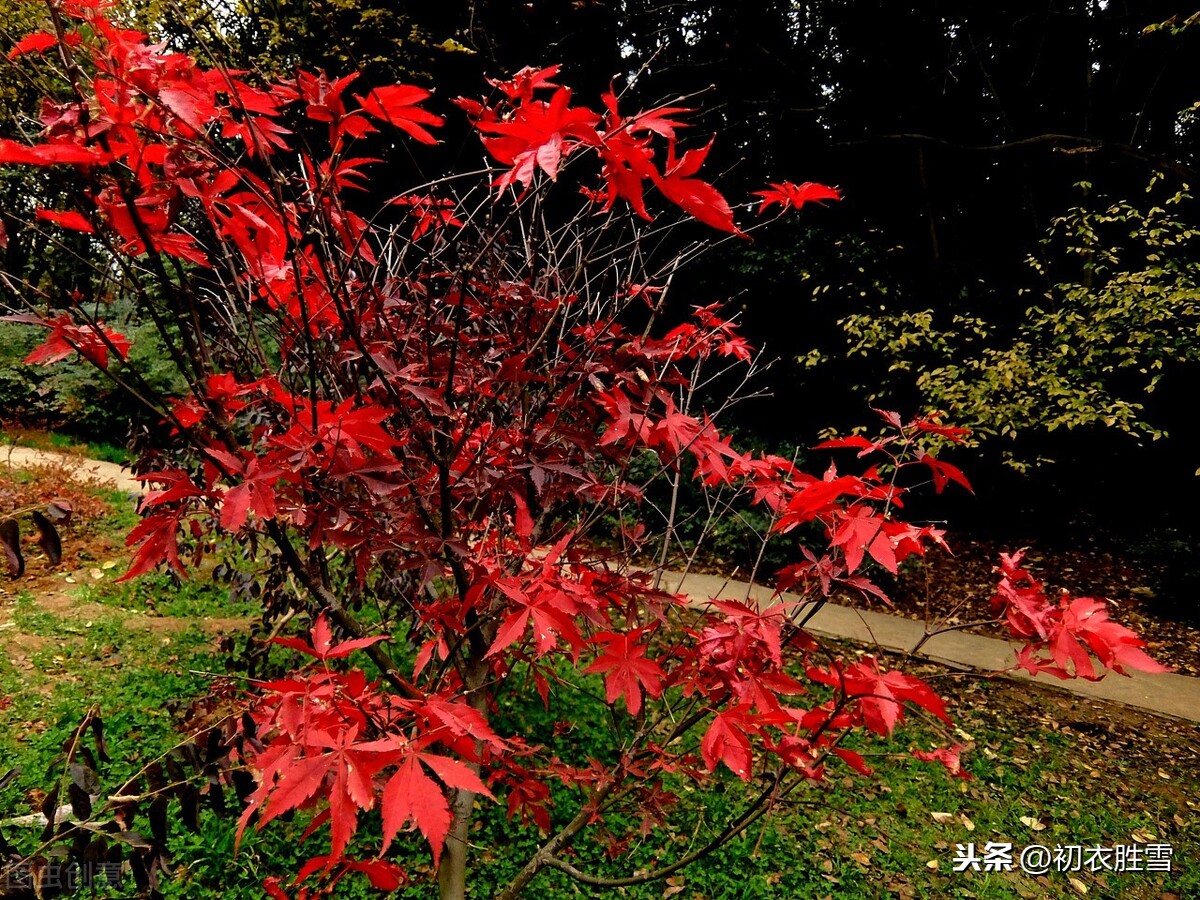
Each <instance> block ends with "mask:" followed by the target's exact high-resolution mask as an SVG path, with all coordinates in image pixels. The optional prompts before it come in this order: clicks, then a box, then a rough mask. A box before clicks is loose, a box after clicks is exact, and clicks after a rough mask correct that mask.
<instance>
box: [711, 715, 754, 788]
mask: <svg viewBox="0 0 1200 900" xmlns="http://www.w3.org/2000/svg"><path fill="white" fill-rule="evenodd" d="M747 712H749V707H742V706H736V707H734V708H733V709H727V710H725V711H724V712H720V713H717V715H716V716H714V717H713V720H712V724H710V725H709V726H708V730H707V731H705V732H704V737H703V738H702V739H701V740H700V755H701V756H702V757H703V758H704V764H705V765H706V766H708V771H710V772H714V771H716V768H717V765H718V764H719V763H725V765H726V766H728V767H729V770H730V771H731V772H733V774H734V775H736V776H737V777H738V778H740V779H742V781H749V780H750V772H751V762H752V756H751V753H750V739H749V738H748V737H747V736H746V732H745V730H744V729H745V728H746V727H747V725H748V721H747V716H746V714H747Z"/></svg>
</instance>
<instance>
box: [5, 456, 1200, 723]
mask: <svg viewBox="0 0 1200 900" xmlns="http://www.w3.org/2000/svg"><path fill="white" fill-rule="evenodd" d="M48 461H64V462H66V463H67V464H68V465H71V466H76V467H78V471H79V472H80V474H81V475H82V476H83V477H84V478H87V479H89V480H92V481H96V482H99V483H108V484H111V485H113V486H114V487H116V488H117V489H118V490H121V491H126V492H128V493H130V494H135V495H136V494H140V493H141V492H142V491H143V488H142V485H141V484H140V483H139V482H137V481H134V480H133V478H132V477H131V476H130V474H129V472H128V471H126V470H125V469H123V468H121V467H120V466H119V465H117V464H116V463H110V462H102V461H100V460H91V459H81V458H79V457H75V456H69V455H67V454H62V453H54V452H52V451H47V450H35V449H30V448H27V447H8V448H0V465H5V464H8V465H12V466H13V467H14V468H23V467H28V466H31V465H37V464H39V463H45V462H48ZM664 586H665V587H666V588H668V589H669V590H681V591H684V592H686V593H688V594H691V595H692V596H693V597H695V598H696V599H697V600H700V601H705V600H710V599H713V598H715V597H723V598H726V599H734V600H736V599H742V598H745V597H747V596H749V597H750V598H751V599H763V600H766V599H768V598H769V597H770V596H771V593H770V591H769V590H767V589H766V588H763V587H759V586H753V587H752V586H750V585H748V584H747V583H746V582H743V581H730V580H728V579H725V578H721V577H719V576H715V575H688V576H687V578H685V579H684V580H683V582H682V583H680V576H679V575H677V574H668V576H667V577H666V579H665V581H664ZM784 599H785V600H786V601H792V602H797V603H798V602H800V598H799V597H798V596H796V595H794V594H784ZM807 628H808V629H809V630H810V631H812V632H813V633H814V634H818V635H822V636H824V637H829V638H838V639H842V640H851V641H858V642H860V643H864V644H869V645H872V646H876V647H879V648H880V649H882V650H889V651H892V652H897V653H907V652H908V651H909V650H910V649H912V648H913V647H914V646H916V644H917V642H918V641H920V640H921V637H922V635H923V634H924V633H925V626H924V623H923V622H919V621H917V620H915V619H907V618H905V617H903V616H897V615H890V614H888V613H880V612H874V611H872V610H863V609H854V608H852V607H849V606H841V605H839V604H836V603H827V604H825V606H824V607H822V608H821V610H820V611H819V612H818V613H817V614H816V615H814V616H813V617H812V619H810V620H809V622H808V625H807ZM1016 646H1017V645H1016V644H1013V643H1010V642H1009V641H1004V640H1000V639H998V638H990V637H984V636H982V635H978V634H966V633H964V632H961V631H953V632H948V633H946V634H939V635H937V636H936V637H932V638H930V639H929V640H928V641H927V642H926V643H925V644H924V645H923V646H922V647H921V651H920V653H918V654H917V655H918V656H919V657H921V658H922V659H928V660H932V661H933V662H939V663H943V664H945V665H948V666H952V667H955V668H962V669H972V670H976V671H980V672H995V671H999V670H1001V669H1007V668H1008V667H1009V666H1010V665H1012V663H1013V660H1014V650H1015V648H1016ZM1008 677H1011V678H1014V679H1019V680H1027V681H1028V680H1033V679H1032V677H1031V676H1029V675H1027V674H1025V673H1023V672H1013V673H1008ZM1036 681H1037V684H1038V685H1040V686H1043V687H1046V688H1050V689H1052V690H1060V691H1067V692H1069V693H1072V694H1076V695H1079V696H1083V697H1094V698H1096V699H1098V700H1111V701H1114V702H1117V703H1124V704H1127V705H1128V706H1134V707H1137V708H1138V709H1144V710H1148V711H1149V712H1154V713H1160V714H1162V715H1168V716H1175V717H1177V718H1180V719H1187V720H1190V721H1192V722H1200V678H1189V677H1187V676H1185V675H1175V674H1167V675H1147V674H1144V673H1142V672H1135V673H1134V674H1133V675H1132V676H1130V677H1128V678H1126V677H1123V676H1121V675H1116V674H1110V675H1108V676H1107V677H1105V678H1104V679H1103V680H1101V681H1085V680H1083V679H1081V678H1076V679H1073V680H1071V681H1058V680H1057V679H1054V678H1051V677H1049V676H1043V677H1041V678H1038V679H1036Z"/></svg>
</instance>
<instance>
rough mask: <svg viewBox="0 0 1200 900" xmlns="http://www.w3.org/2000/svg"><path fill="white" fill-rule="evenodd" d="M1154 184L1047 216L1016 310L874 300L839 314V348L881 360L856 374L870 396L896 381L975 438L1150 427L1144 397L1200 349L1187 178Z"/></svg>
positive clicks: (1148, 431)
mask: <svg viewBox="0 0 1200 900" xmlns="http://www.w3.org/2000/svg"><path fill="white" fill-rule="evenodd" d="M1084 187H1085V189H1086V188H1087V187H1088V186H1087V185H1084ZM1158 189H1159V185H1158V184H1157V183H1152V184H1151V185H1150V187H1149V188H1148V189H1147V195H1148V197H1147V202H1146V203H1144V204H1141V205H1136V204H1134V203H1132V202H1130V201H1127V200H1117V201H1114V202H1112V203H1110V204H1108V205H1106V206H1103V207H1097V206H1096V205H1095V204H1088V205H1086V206H1080V207H1076V208H1073V209H1071V210H1069V211H1068V212H1067V213H1066V214H1065V215H1063V216H1061V217H1059V218H1057V219H1055V220H1054V222H1053V224H1052V226H1051V228H1050V231H1049V234H1048V236H1047V237H1046V239H1045V241H1044V242H1043V245H1044V246H1043V259H1031V260H1030V265H1031V266H1032V268H1033V269H1034V271H1035V272H1036V274H1037V275H1038V276H1039V277H1040V278H1041V279H1042V280H1043V281H1044V282H1045V283H1046V284H1047V285H1048V287H1047V288H1046V289H1045V290H1044V292H1043V293H1042V294H1041V295H1040V296H1034V295H1033V294H1032V292H1031V291H1023V292H1021V295H1020V296H1021V298H1022V301H1023V302H1024V303H1025V304H1027V305H1026V306H1025V308H1024V310H1023V311H1021V312H1019V313H1017V314H1016V315H1014V314H1013V313H1012V312H1011V311H1010V310H998V311H995V312H993V313H991V314H989V315H986V316H984V315H973V314H970V313H967V312H956V311H951V310H935V309H921V310H911V309H903V308H902V309H898V310H890V309H888V308H887V307H886V306H885V305H880V306H879V307H878V308H877V310H875V311H870V312H862V313H855V314H852V315H850V316H846V317H845V318H843V319H842V320H841V321H840V323H839V324H840V325H841V327H842V329H843V330H844V332H845V334H846V337H847V339H848V347H847V351H846V352H847V354H848V355H849V356H851V357H870V356H874V355H877V354H886V355H887V356H888V357H889V358H890V360H891V364H890V369H889V378H888V380H887V381H886V382H885V383H884V384H883V385H880V384H878V383H877V384H875V385H874V386H873V388H872V387H870V386H865V385H864V387H865V388H866V389H867V390H868V392H869V394H870V396H871V397H872V399H878V398H880V397H881V396H886V395H887V394H888V393H889V392H890V391H894V390H895V389H896V385H897V384H898V383H903V382H906V381H907V382H909V383H910V384H912V385H915V387H916V388H917V390H918V391H919V392H920V395H921V397H922V398H923V400H924V402H925V403H926V404H928V406H929V407H931V408H934V409H940V410H943V411H945V412H947V413H948V414H949V416H950V418H951V419H952V420H953V421H954V422H956V423H958V424H961V425H966V426H968V427H970V428H972V429H973V431H974V432H975V436H976V438H977V439H984V440H986V439H989V438H996V437H1002V438H1008V439H1016V438H1017V437H1018V436H1019V435H1022V434H1024V433H1028V432H1036V431H1041V432H1052V431H1055V430H1057V429H1080V428H1087V427H1103V428H1109V429H1116V430H1119V431H1122V432H1125V433H1127V434H1130V435H1133V436H1135V437H1138V438H1150V439H1158V438H1160V437H1163V436H1164V432H1163V431H1162V430H1161V428H1160V427H1158V426H1157V425H1156V424H1155V423H1154V422H1152V421H1150V420H1149V419H1148V418H1147V417H1146V415H1145V410H1144V406H1145V398H1146V395H1147V394H1149V393H1151V392H1153V391H1154V389H1155V388H1156V386H1158V384H1159V382H1160V381H1161V379H1162V378H1163V377H1164V376H1165V375H1166V374H1167V373H1168V372H1169V371H1171V370H1172V369H1173V368H1176V367H1178V366H1181V365H1188V364H1194V363H1196V362H1198V361H1200V343H1198V342H1197V341H1196V336H1197V330H1198V329H1200V261H1198V260H1197V255H1196V251H1197V248H1198V246H1200V242H1198V241H1197V238H1198V237H1200V230H1197V229H1196V228H1195V227H1193V226H1192V225H1190V224H1189V223H1188V220H1189V218H1190V215H1189V213H1190V210H1189V208H1188V207H1189V205H1190V203H1191V196H1190V195H1189V194H1188V193H1187V191H1186V189H1182V190H1179V191H1177V192H1175V193H1174V194H1171V195H1169V196H1167V197H1165V198H1164V199H1163V200H1161V201H1159V202H1156V201H1155V200H1154V199H1153V198H1154V195H1155V194H1157V193H1158V192H1159V190H1158ZM817 361H823V358H821V357H818V358H817ZM1006 455H1007V456H1008V458H1009V461H1010V462H1011V463H1012V464H1013V465H1015V466H1017V467H1019V468H1020V467H1024V466H1027V465H1028V464H1029V462H1030V460H1029V459H1027V458H1025V457H1024V456H1022V455H1021V453H1020V451H1019V450H1017V451H1011V450H1006Z"/></svg>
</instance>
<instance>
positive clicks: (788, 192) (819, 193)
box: [754, 181, 842, 215]
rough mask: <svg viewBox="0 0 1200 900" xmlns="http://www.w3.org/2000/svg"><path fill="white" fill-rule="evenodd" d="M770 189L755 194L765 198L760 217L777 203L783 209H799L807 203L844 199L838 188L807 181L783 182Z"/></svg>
mask: <svg viewBox="0 0 1200 900" xmlns="http://www.w3.org/2000/svg"><path fill="white" fill-rule="evenodd" d="M769 187H770V190H766V191H755V192H754V196H756V197H762V198H763V199H762V203H761V204H760V205H759V207H758V212H759V214H760V215H761V214H762V213H763V211H764V210H766V209H767V207H769V206H771V205H773V204H775V203H778V204H779V205H780V206H781V207H782V208H783V209H799V208H800V207H802V206H803V205H804V204H805V203H823V202H824V201H825V200H841V199H842V195H841V192H840V191H838V189H837V188H831V187H827V186H825V185H823V184H817V183H815V182H812V181H806V182H804V184H792V182H790V181H783V182H780V183H779V184H774V183H772V184H770V185H769Z"/></svg>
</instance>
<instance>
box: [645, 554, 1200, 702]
mask: <svg viewBox="0 0 1200 900" xmlns="http://www.w3.org/2000/svg"><path fill="white" fill-rule="evenodd" d="M663 586H664V587H665V588H667V589H668V590H681V591H683V592H686V593H687V594H690V595H691V596H692V597H694V598H696V599H700V600H709V599H712V598H716V597H721V598H725V599H729V600H740V599H743V598H745V597H747V596H749V597H750V598H751V599H757V600H767V599H769V598H770V597H771V592H770V591H769V590H768V589H767V588H763V587H759V586H753V587H752V586H751V585H749V584H747V583H746V582H744V581H730V580H728V579H725V578H721V577H719V576H716V575H688V576H687V577H686V578H685V579H684V580H683V582H682V584H681V583H680V580H679V576H678V575H670V574H668V575H667V577H666V578H665V579H664V581H663ZM677 586H678V587H677ZM783 598H784V601H785V602H787V601H791V602H795V603H799V602H802V601H801V599H800V597H798V596H797V595H795V594H784V595H783ZM806 627H807V628H808V629H809V630H810V631H812V632H813V633H814V634H818V635H821V636H823V637H829V638H838V639H843V640H852V641H859V642H861V643H864V644H870V645H872V646H877V647H879V648H880V649H882V650H890V651H892V652H898V653H907V652H908V651H909V650H911V649H912V648H913V647H915V646H916V644H917V642H918V641H920V640H921V637H922V635H924V633H925V623H924V622H921V621H917V620H915V619H907V618H905V617H903V616H897V615H890V614H888V613H880V612H874V611H872V610H864V609H854V608H852V607H849V606H841V605H839V604H836V603H827V604H825V606H823V607H822V608H821V610H820V611H819V612H817V614H816V615H814V616H813V617H812V619H810V620H809V622H808V625H807V626H806ZM1017 646H1018V645H1017V644H1014V643H1010V642H1009V641H1005V640H1001V639H998V638H990V637H984V636H983V635H979V634H967V633H965V632H962V631H951V632H947V633H946V634H939V635H937V636H936V637H932V638H930V639H929V640H928V641H926V642H925V644H924V645H923V646H922V647H921V650H920V652H919V653H918V654H917V656H919V657H920V658H922V659H928V660H932V661H933V662H939V663H944V664H945V665H948V666H952V667H954V668H961V669H973V670H976V671H980V672H995V671H998V670H1001V669H1007V668H1008V667H1009V666H1011V665H1012V664H1013V662H1014V660H1015V655H1014V652H1015V650H1016V648H1017ZM1006 674H1007V677H1011V678H1014V679H1017V680H1022V681H1036V683H1037V684H1038V685H1040V686H1042V687H1046V688H1050V689H1052V690H1060V691H1066V692H1068V693H1071V694H1077V695H1079V696H1083V697H1094V698H1096V699H1098V700H1111V701H1114V702H1116V703H1124V704H1126V705H1128V706H1135V707H1137V708H1138V709H1144V710H1147V711H1149V712H1153V713H1159V714H1161V715H1167V716H1175V717H1177V718H1180V719H1187V720H1190V721H1192V722H1200V678H1190V677H1188V676H1186V675H1175V674H1166V675H1147V674H1145V673H1143V672H1134V673H1133V675H1131V676H1130V677H1128V678H1126V677H1125V676H1122V675H1117V674H1114V673H1110V674H1109V675H1107V676H1106V677H1104V678H1103V679H1102V680H1100V681H1085V680H1084V679H1082V678H1075V679H1072V680H1071V681H1060V680H1058V679H1056V678H1052V677H1050V676H1045V675H1043V676H1040V677H1038V678H1037V679H1034V678H1033V677H1032V676H1030V675H1028V674H1026V673H1024V672H1013V673H1006Z"/></svg>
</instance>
